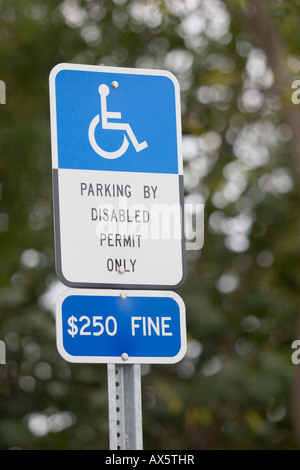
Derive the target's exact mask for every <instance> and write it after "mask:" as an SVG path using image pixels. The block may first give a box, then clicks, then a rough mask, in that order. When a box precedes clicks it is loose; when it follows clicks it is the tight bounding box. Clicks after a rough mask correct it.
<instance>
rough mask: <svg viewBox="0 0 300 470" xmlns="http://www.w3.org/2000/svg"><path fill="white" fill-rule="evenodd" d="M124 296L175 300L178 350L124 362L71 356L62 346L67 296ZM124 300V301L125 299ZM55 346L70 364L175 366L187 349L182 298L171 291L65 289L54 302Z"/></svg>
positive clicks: (118, 359) (115, 357) (112, 357)
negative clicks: (171, 354) (63, 311)
mask: <svg viewBox="0 0 300 470" xmlns="http://www.w3.org/2000/svg"><path fill="white" fill-rule="evenodd" d="M121 294H125V295H126V296H127V297H168V298H172V299H173V300H175V302H176V303H177V305H178V306H179V312H180V342H181V346H180V350H179V352H178V353H177V354H176V355H175V356H172V357H151V356H147V357H144V356H143V357H137V356H135V357H130V356H129V357H128V359H127V360H126V361H125V360H124V359H122V357H120V356H72V355H70V354H69V353H68V352H67V351H66V350H65V349H64V346H63V329H62V304H63V302H64V300H65V299H66V298H67V297H69V296H71V295H72V296H76V295H78V296H84V295H86V296H98V297H99V296H101V297H103V296H110V297H120V295H121ZM125 300H126V299H125ZM56 345H57V349H58V352H59V354H60V355H61V357H62V358H63V359H65V360H66V361H68V362H72V363H90V364H124V365H126V364H175V363H177V362H179V361H181V359H183V357H184V356H185V353H186V349H187V341H186V319H185V304H184V302H183V300H182V298H181V297H180V296H179V295H178V294H176V293H175V292H172V291H145V290H116V289H114V290H112V289H101V290H100V289H99V290H98V289H81V288H79V289H66V290H64V291H63V292H62V293H61V294H60V295H59V296H58V298H57V301H56ZM124 352H126V351H124Z"/></svg>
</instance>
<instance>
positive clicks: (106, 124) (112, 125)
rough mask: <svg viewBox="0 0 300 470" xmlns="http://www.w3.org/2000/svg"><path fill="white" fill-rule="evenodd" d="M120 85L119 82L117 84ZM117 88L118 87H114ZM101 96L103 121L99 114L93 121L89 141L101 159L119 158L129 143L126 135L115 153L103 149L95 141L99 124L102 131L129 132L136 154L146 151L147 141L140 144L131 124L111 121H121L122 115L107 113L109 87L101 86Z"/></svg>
mask: <svg viewBox="0 0 300 470" xmlns="http://www.w3.org/2000/svg"><path fill="white" fill-rule="evenodd" d="M115 83H118V82H115ZM114 86H116V85H114ZM98 91H99V95H100V101H101V119H100V116H99V114H97V115H96V116H95V117H94V119H93V120H92V121H91V124H90V126H89V141H90V144H91V146H92V147H93V149H94V150H95V152H96V153H97V154H98V155H100V157H103V158H119V157H121V156H122V155H124V153H125V152H126V150H127V149H128V146H129V142H128V139H127V137H126V135H125V134H124V139H123V143H122V145H121V147H120V148H119V149H117V150H115V151H110V152H109V151H105V150H104V149H103V148H101V147H99V145H98V144H97V142H96V139H95V129H96V126H97V125H98V124H99V122H100V123H101V125H102V129H111V130H113V131H114V130H124V131H126V132H127V135H128V137H129V138H130V140H131V142H132V144H133V146H134V148H135V150H136V152H140V151H141V150H143V149H145V148H146V147H148V144H147V142H146V141H144V142H141V143H139V142H138V141H137V139H136V137H135V135H134V132H133V130H132V129H131V126H130V124H128V123H122V122H121V123H117V122H111V121H109V119H121V117H122V116H121V113H120V112H113V111H107V97H108V95H109V93H110V89H109V87H108V86H107V85H105V84H102V85H100V86H99V90H98Z"/></svg>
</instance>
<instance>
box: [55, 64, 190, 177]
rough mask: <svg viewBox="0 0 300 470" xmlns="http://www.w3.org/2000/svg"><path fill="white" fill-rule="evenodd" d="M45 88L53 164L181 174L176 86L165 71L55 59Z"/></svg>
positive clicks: (83, 167) (64, 166) (62, 166)
mask: <svg viewBox="0 0 300 470" xmlns="http://www.w3.org/2000/svg"><path fill="white" fill-rule="evenodd" d="M113 83H117V86H115V87H114V86H113ZM50 90H52V92H51V98H50V99H51V101H50V104H51V110H52V111H53V112H52V111H51V112H52V118H51V119H52V123H53V125H52V128H53V129H55V133H53V135H52V148H53V164H54V165H53V167H54V168H55V167H56V168H66V169H82V170H84V169H86V170H104V171H105V170H107V171H129V172H142V173H168V174H177V175H178V174H182V172H183V171H182V155H181V154H182V151H181V115H180V92H179V85H178V82H177V79H176V78H175V76H174V75H173V74H171V73H170V72H168V71H160V70H150V69H149V70H148V69H127V68H118V67H105V66H87V65H80V64H59V65H57V66H55V67H54V68H53V69H52V71H51V74H50Z"/></svg>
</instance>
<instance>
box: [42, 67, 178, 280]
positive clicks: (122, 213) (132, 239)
mask: <svg viewBox="0 0 300 470" xmlns="http://www.w3.org/2000/svg"><path fill="white" fill-rule="evenodd" d="M50 107H51V138H52V164H53V165H52V166H53V187H54V213H55V244H56V268H57V273H58V275H59V277H60V279H61V280H62V282H64V283H65V284H66V285H68V286H71V287H104V288H112V287H125V288H150V289H151V288H152V289H156V288H157V289H162V288H178V287H180V286H181V285H182V283H183V282H184V278H185V248H184V247H185V243H184V235H183V226H184V225H183V224H184V222H183V168H182V151H181V115H180V96H179V85H178V82H177V80H176V78H175V77H174V76H173V75H172V74H170V73H169V72H167V71H159V70H146V69H127V68H116V67H104V66H88V65H77V64H59V65H57V66H56V67H54V69H53V70H52V72H51V74H50Z"/></svg>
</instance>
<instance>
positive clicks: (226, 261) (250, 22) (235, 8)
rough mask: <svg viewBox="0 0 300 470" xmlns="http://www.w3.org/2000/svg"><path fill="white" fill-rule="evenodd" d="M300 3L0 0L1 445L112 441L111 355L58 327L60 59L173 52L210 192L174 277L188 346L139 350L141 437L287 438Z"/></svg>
mask: <svg viewBox="0 0 300 470" xmlns="http://www.w3.org/2000/svg"><path fill="white" fill-rule="evenodd" d="M299 7H300V4H299V1H296V0H294V1H292V0H286V1H281V0H273V1H272V0H269V1H268V0H262V1H259V0H255V1H247V0H231V1H230V0H227V1H225V0H223V1H222V0H195V1H192V0H185V1H184V0H182V1H180V0H168V1H167V0H166V1H154V0H153V1H143V0H141V1H137V0H114V1H109V0H102V1H96V0H64V1H61V0H49V1H47V2H41V1H39V0H2V1H0V44H1V48H0V79H1V80H4V82H5V83H6V90H7V94H6V104H5V105H1V108H0V266H1V269H0V338H1V339H2V340H4V341H5V344H6V347H7V364H6V365H1V366H0V449H12V448H21V449H50V450H55V449H108V446H109V444H108V410H107V380H106V366H104V365H85V364H76V365H72V364H69V363H66V362H65V361H64V360H63V359H62V358H61V357H60V356H59V355H58V352H57V350H56V344H55V341H56V340H55V318H54V315H53V302H54V301H55V297H56V296H57V294H58V292H59V289H60V288H61V286H60V284H59V283H58V280H57V277H56V274H55V267H54V239H53V216H52V181H51V149H50V122H49V96H48V76H49V73H50V70H51V69H52V68H53V67H54V66H55V65H56V64H58V63H60V62H72V63H86V64H99V63H104V64H106V65H115V66H126V67H145V68H162V69H168V70H170V71H171V72H173V73H174V74H175V75H176V76H177V78H178V80H179V82H180V85H181V96H182V123H183V152H184V164H185V191H186V202H191V201H194V202H196V203H204V204H205V244H204V247H203V249H202V250H201V252H199V251H189V252H188V253H187V255H188V276H187V281H186V283H185V285H184V287H182V288H181V289H180V290H179V291H178V293H179V294H180V295H181V296H182V298H183V299H184V301H185V303H186V307H187V330H188V341H189V344H188V352H187V355H186V357H185V358H184V359H183V361H181V362H180V363H179V364H176V365H173V366H163V365H157V366H152V367H150V366H149V367H143V376H142V393H143V427H144V448H145V449H293V448H299V429H300V413H299V405H298V402H299V393H300V388H299V383H298V381H299V377H298V369H297V365H294V364H293V363H292V361H291V354H292V349H291V345H292V342H293V341H294V340H295V339H300V331H299V328H298V322H297V317H298V315H299V283H300V272H299V226H300V225H299V221H300V219H299V186H300V185H299V170H300V145H298V144H300V141H299V137H298V133H299V125H300V117H299V110H298V107H297V105H295V104H293V103H292V100H291V96H292V88H291V86H292V82H293V80H295V79H296V78H297V75H298V76H299V72H300V57H299V55H298V54H299V50H300V19H299V18H300V16H299ZM79 99H80V97H79ZM298 141H299V142H298ZM297 328H298V329H297Z"/></svg>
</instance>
